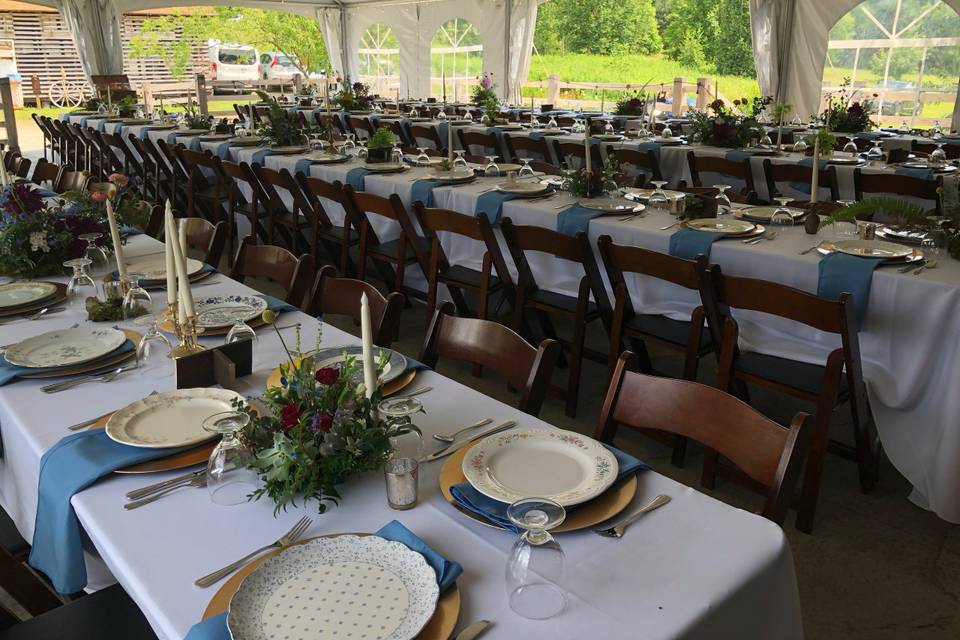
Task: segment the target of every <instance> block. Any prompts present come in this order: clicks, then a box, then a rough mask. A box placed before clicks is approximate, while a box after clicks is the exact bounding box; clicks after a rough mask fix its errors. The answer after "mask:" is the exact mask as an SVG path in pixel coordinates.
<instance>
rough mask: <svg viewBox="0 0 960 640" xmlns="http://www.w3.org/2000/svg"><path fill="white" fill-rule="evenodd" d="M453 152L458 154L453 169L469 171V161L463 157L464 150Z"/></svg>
mask: <svg viewBox="0 0 960 640" xmlns="http://www.w3.org/2000/svg"><path fill="white" fill-rule="evenodd" d="M453 152H454V153H455V154H457V157H456V158H454V159H453V169H454V170H457V169H467V168H468V166H469V165H467V159H466V158H464V157H463V154H464V153H465V152H464V150H463V149H454V150H453Z"/></svg>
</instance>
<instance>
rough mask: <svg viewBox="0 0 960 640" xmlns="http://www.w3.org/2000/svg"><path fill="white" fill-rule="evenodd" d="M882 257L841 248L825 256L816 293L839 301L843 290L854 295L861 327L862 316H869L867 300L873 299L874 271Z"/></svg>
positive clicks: (819, 268) (821, 263)
mask: <svg viewBox="0 0 960 640" xmlns="http://www.w3.org/2000/svg"><path fill="white" fill-rule="evenodd" d="M883 260H884V259H883V258H861V257H860V256H852V255H850V254H847V253H840V252H839V251H835V252H834V253H831V254H829V255H827V256H824V257H823V259H822V260H820V264H819V265H818V270H819V278H818V280H817V295H818V296H820V297H821V298H828V299H830V300H837V299H838V298H840V294H841V293H850V294H853V306H854V308H855V310H856V312H857V322H858V323H859V324H860V326H861V327H862V326H863V319H864V318H865V317H866V315H867V303H868V302H869V300H870V284H871V282H872V281H873V271H874V269H876V268H877V267H878V266H880V263H881V262H883Z"/></svg>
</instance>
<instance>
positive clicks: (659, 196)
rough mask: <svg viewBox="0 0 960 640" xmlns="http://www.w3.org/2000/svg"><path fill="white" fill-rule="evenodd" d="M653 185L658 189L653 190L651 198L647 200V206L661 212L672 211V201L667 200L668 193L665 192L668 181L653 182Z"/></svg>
mask: <svg viewBox="0 0 960 640" xmlns="http://www.w3.org/2000/svg"><path fill="white" fill-rule="evenodd" d="M651 184H653V186H654V187H656V188H655V189H654V190H653V193H651V194H650V197H649V198H648V199H647V206H649V207H650V208H651V209H657V210H660V211H669V210H670V199H669V198H667V194H666V192H665V191H664V190H663V187H664V185H665V184H667V181H666V180H651Z"/></svg>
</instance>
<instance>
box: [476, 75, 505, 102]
mask: <svg viewBox="0 0 960 640" xmlns="http://www.w3.org/2000/svg"><path fill="white" fill-rule="evenodd" d="M470 101H471V102H472V103H473V104H474V106H477V107H486V106H487V105H488V104H489V103H490V102H493V103H495V104H499V103H498V102H497V85H495V84H494V83H493V74H492V73H485V74H483V76H481V77H480V81H479V82H478V83H477V86H475V87H474V88H473V93H472V94H471V95H470Z"/></svg>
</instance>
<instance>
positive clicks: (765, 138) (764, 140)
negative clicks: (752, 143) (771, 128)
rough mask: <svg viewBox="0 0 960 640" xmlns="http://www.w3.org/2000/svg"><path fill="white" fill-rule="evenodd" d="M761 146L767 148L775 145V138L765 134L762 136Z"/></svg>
mask: <svg viewBox="0 0 960 640" xmlns="http://www.w3.org/2000/svg"><path fill="white" fill-rule="evenodd" d="M760 146H761V147H764V148H765V149H769V148H770V147H772V146H773V140H771V139H770V135H769V134H764V135H763V137H762V138H760Z"/></svg>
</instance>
